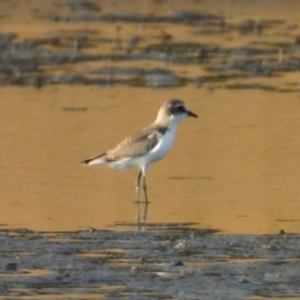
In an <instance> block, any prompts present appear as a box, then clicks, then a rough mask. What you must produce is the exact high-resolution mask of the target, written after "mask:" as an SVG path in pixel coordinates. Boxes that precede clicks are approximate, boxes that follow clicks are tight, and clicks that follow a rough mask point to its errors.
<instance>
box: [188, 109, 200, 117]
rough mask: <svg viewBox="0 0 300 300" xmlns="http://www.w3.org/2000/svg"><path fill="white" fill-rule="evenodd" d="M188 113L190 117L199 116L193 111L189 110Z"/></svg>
mask: <svg viewBox="0 0 300 300" xmlns="http://www.w3.org/2000/svg"><path fill="white" fill-rule="evenodd" d="M187 114H188V116H189V117H193V118H198V115H196V114H194V113H193V112H191V111H189V110H188V111H187Z"/></svg>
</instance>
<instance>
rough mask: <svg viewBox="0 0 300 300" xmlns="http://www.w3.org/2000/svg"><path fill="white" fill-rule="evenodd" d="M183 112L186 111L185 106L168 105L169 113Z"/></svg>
mask: <svg viewBox="0 0 300 300" xmlns="http://www.w3.org/2000/svg"><path fill="white" fill-rule="evenodd" d="M183 112H186V108H185V107H184V106H182V105H179V106H172V107H170V113H171V114H176V113H177V114H178V113H183Z"/></svg>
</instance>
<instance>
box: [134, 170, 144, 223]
mask: <svg viewBox="0 0 300 300" xmlns="http://www.w3.org/2000/svg"><path fill="white" fill-rule="evenodd" d="M141 176H142V170H140V171H139V174H138V177H137V179H136V184H135V191H136V201H135V203H136V206H137V211H136V221H137V224H138V226H140V223H141V220H140V182H141Z"/></svg>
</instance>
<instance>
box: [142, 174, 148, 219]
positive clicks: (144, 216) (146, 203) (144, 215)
mask: <svg viewBox="0 0 300 300" xmlns="http://www.w3.org/2000/svg"><path fill="white" fill-rule="evenodd" d="M143 190H144V196H145V206H144V213H143V220H142V221H143V224H145V223H146V219H147V209H148V204H149V201H148V195H147V184H146V176H145V175H144V174H143Z"/></svg>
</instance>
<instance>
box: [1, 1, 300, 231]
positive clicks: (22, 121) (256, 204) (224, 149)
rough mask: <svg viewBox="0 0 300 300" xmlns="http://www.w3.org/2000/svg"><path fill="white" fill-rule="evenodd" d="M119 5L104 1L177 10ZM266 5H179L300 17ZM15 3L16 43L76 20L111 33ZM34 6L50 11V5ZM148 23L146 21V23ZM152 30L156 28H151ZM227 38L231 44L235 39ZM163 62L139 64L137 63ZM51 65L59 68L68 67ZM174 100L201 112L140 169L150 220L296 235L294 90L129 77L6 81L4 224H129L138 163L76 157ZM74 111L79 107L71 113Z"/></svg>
mask: <svg viewBox="0 0 300 300" xmlns="http://www.w3.org/2000/svg"><path fill="white" fill-rule="evenodd" d="M125 2H127V4H126V6H125V5H124V4H122V3H120V2H118V1H116V3H117V6H116V7H111V6H110V4H109V3H110V2H109V1H107V2H104V4H103V5H104V8H103V9H107V11H109V12H111V11H116V10H118V9H119V10H121V11H125V9H128V10H130V11H134V10H136V11H139V12H141V11H144V10H152V12H154V13H157V12H161V13H163V12H164V11H167V10H168V9H171V8H172V9H175V8H176V7H173V6H172V7H171V8H170V6H171V5H170V4H168V5H169V6H168V5H167V3H169V1H165V2H164V3H163V4H157V3H156V2H155V1H141V2H143V5H141V4H139V5H138V6H135V4H134V3H137V2H136V1H125ZM254 2H255V5H254V4H253V3H254ZM271 2H272V3H273V1H241V2H240V4H239V5H237V4H235V3H236V2H234V3H233V2H232V1H219V2H218V1H203V2H201V1H199V2H197V1H189V2H187V3H188V7H185V9H193V8H195V7H194V6H195V5H197V8H199V7H200V9H203V10H205V11H209V12H212V13H219V12H223V13H225V14H226V15H227V16H228V18H229V17H230V18H236V19H239V18H247V16H248V17H249V16H251V17H252V18H254V19H259V18H274V19H276V18H279V17H280V18H281V19H288V18H289V22H291V23H293V22H294V23H296V22H298V25H299V20H297V14H298V12H297V14H296V12H295V9H293V8H294V7H295V6H294V5H293V3H294V2H293V1H275V4H276V5H273V4H270V3H271ZM12 3H13V2H12V1H5V4H4V3H3V2H1V5H3V10H2V12H3V14H4V15H5V14H6V15H7V16H10V17H4V18H1V20H0V24H1V32H2V33H5V32H17V33H18V34H19V37H18V38H20V40H22V39H24V38H28V37H43V36H45V35H47V34H50V35H51V32H55V31H56V30H60V29H64V30H66V29H70V30H71V29H72V28H77V29H78V28H80V27H81V26H84V27H85V28H89V29H95V30H99V31H101V32H102V33H103V35H105V33H106V32H107V35H109V34H110V33H109V32H110V30H111V26H112V25H111V23H97V22H96V23H88V24H80V23H75V24H73V23H54V22H50V21H45V20H42V19H41V20H39V19H35V18H31V17H30V9H32V8H35V7H36V6H41V4H40V2H36V1H28V2H26V1H20V2H19V4H18V5H16V4H15V6H14V11H12V9H11V7H10V6H9V5H12ZM14 3H15V2H14ZM26 3H27V4H28V3H29V4H30V5H31V6H32V7H27V4H26ZM43 3H46V1H43ZM47 3H50V1H49V2H47ZM155 3H156V4H155ZM199 3H202V5H203V7H201V6H199ZM217 3H224V6H223V7H220V5H219V6H218V5H217ZM283 3H289V4H286V5H283ZM47 5H50V4H47ZM105 5H106V6H105ZM118 5H119V6H118ZM159 5H160V6H159ZM175 5H177V6H178V9H183V7H182V4H181V3H180V1H175V2H174V6H175ZM50 8H51V7H50ZM50 8H49V9H50ZM52 8H53V7H52ZM39 9H45V10H47V9H48V7H47V6H46V4H45V6H44V7H39ZM138 26H140V24H136V25H134V26H133V25H128V27H125V29H124V31H126V30H128V32H137V30H138V29H137V27H138ZM145 26H146V29H147V26H150V25H145ZM156 26H158V25H156ZM164 26H166V27H167V26H169V27H167V30H168V32H170V33H172V34H174V35H175V34H176V35H177V38H178V39H179V40H180V39H182V40H186V39H188V33H189V29H188V27H187V26H184V25H176V26H175V25H174V27H176V28H174V27H172V26H171V25H164ZM150 27H151V26H150ZM151 30H153V31H154V30H156V29H155V26H152V27H151V28H149V31H151ZM49 32H50V33H49ZM219 38H220V37H215V36H211V37H210V36H205V37H203V41H204V42H205V41H208V40H209V39H211V40H212V41H213V42H216V40H217V39H219ZM242 38H244V37H241V39H242ZM191 39H196V38H195V36H191ZM287 39H288V38H287ZM219 42H220V43H222V42H223V43H226V41H225V40H223V41H219ZM227 42H228V45H231V46H232V45H233V44H234V41H232V40H228V41H227ZM97 51H99V49H92V50H90V52H91V53H93V52H97ZM103 51H104V52H105V51H106V50H105V49H104V50H103ZM107 64H109V62H108V63H107ZM160 64H161V63H159V62H147V63H145V62H140V66H141V67H142V66H143V67H144V66H147V67H149V66H152V67H160V66H161V65H160ZM87 65H92V63H87ZM100 65H101V64H99V66H100ZM102 65H103V63H102ZM128 65H130V63H127V66H128ZM72 67H73V66H72V65H70V66H69V68H72ZM56 68H57V72H58V73H61V74H63V73H64V71H63V70H60V69H59V67H56ZM170 68H171V69H172V70H173V71H176V72H178V74H180V72H183V69H181V68H183V67H181V66H180V65H173V66H170ZM187 72H189V73H190V74H191V75H195V74H199V76H200V75H201V74H202V73H204V72H205V71H203V70H202V69H201V66H198V65H197V66H190V67H189V69H188V70H187ZM299 80H300V76H299V73H290V74H287V75H285V76H281V77H272V78H255V79H251V78H249V79H248V83H251V82H252V81H253V82H255V83H257V82H261V83H272V85H275V86H276V85H277V84H278V85H280V84H284V83H285V82H289V81H292V82H299ZM170 98H179V99H182V100H184V101H185V102H186V103H187V105H188V107H189V108H190V109H191V110H192V111H193V112H195V113H197V114H198V115H199V119H193V118H191V119H188V120H186V121H184V122H183V123H182V124H180V126H179V130H178V134H177V137H176V141H175V144H174V147H173V148H172V150H171V152H170V153H169V155H168V156H167V157H166V158H165V159H163V160H162V161H160V162H158V163H156V164H154V165H152V166H151V168H150V170H149V172H148V174H147V175H148V176H147V182H148V194H149V198H150V202H151V204H150V205H149V211H148V222H150V223H189V222H192V223H196V225H194V227H195V228H211V229H219V230H222V231H224V232H226V233H255V234H262V233H277V232H279V230H281V229H283V230H285V231H286V232H300V218H299V214H300V213H299V212H300V98H299V93H297V92H294V93H279V92H272V91H263V90H261V89H247V90H243V89H226V88H224V89H223V88H216V89H211V88H207V87H205V86H204V87H203V88H197V87H196V86H193V85H192V84H188V85H186V86H183V87H178V88H172V89H150V88H144V87H129V86H126V85H116V86H114V87H110V86H108V87H101V86H100V87H97V86H84V85H73V86H68V85H50V86H45V87H42V88H41V89H36V88H34V87H31V86H28V87H24V86H1V88H0V137H1V152H0V153H1V160H0V199H1V200H0V201H1V209H0V224H1V225H2V228H11V227H24V228H28V229H34V230H47V231H61V230H80V229H87V228H88V227H94V228H97V229H109V228H113V229H124V227H117V228H116V227H111V226H113V225H114V224H115V223H120V222H125V223H131V222H134V221H135V206H134V203H133V201H134V197H135V194H134V192H135V191H134V183H135V179H136V176H137V173H138V170H137V169H132V170H128V171H125V172H122V171H118V170H111V169H109V168H107V167H105V166H96V167H83V166H80V165H79V163H80V161H82V160H83V159H86V158H88V157H90V156H93V155H97V154H100V153H102V152H103V151H105V150H107V149H108V148H110V147H113V146H115V145H116V143H118V142H119V141H120V140H121V139H123V138H124V137H126V136H127V135H128V134H130V133H132V132H134V131H137V130H139V129H141V128H143V127H145V126H147V125H148V124H150V123H151V122H153V121H154V119H155V117H156V114H157V111H158V109H159V107H160V105H161V104H162V103H163V101H165V100H168V99H170ZM70 107H72V108H86V109H85V110H81V109H78V110H76V109H75V110H69V109H66V108H70Z"/></svg>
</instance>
